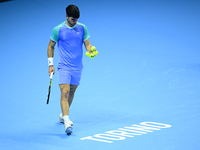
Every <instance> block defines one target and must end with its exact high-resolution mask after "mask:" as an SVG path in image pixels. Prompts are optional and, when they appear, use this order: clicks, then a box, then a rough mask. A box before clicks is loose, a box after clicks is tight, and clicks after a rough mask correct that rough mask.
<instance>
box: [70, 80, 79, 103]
mask: <svg viewBox="0 0 200 150" xmlns="http://www.w3.org/2000/svg"><path fill="white" fill-rule="evenodd" d="M77 87H78V85H73V84H70V91H69V97H68V103H69V107H70V106H71V104H72V101H73V99H74V93H75V92H76V89H77Z"/></svg>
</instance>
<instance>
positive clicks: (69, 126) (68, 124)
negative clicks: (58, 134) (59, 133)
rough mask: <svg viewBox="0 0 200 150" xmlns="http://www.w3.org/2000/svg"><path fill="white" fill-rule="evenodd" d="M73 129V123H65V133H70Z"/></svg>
mask: <svg viewBox="0 0 200 150" xmlns="http://www.w3.org/2000/svg"><path fill="white" fill-rule="evenodd" d="M72 131H73V127H72V126H71V124H70V123H69V122H66V123H65V133H66V134H67V135H70V134H71V133H72Z"/></svg>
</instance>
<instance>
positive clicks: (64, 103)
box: [60, 84, 73, 134]
mask: <svg viewBox="0 0 200 150" xmlns="http://www.w3.org/2000/svg"><path fill="white" fill-rule="evenodd" d="M60 90H61V100H60V104H61V109H62V114H63V119H64V124H65V132H66V133H67V134H71V133H72V130H73V128H72V125H71V123H70V120H69V104H68V97H69V91H70V85H69V84H60Z"/></svg>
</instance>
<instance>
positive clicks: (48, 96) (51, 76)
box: [47, 72, 53, 104]
mask: <svg viewBox="0 0 200 150" xmlns="http://www.w3.org/2000/svg"><path fill="white" fill-rule="evenodd" d="M52 78H53V72H51V75H50V83H49V91H48V95H47V104H49V98H50V93H51V81H52Z"/></svg>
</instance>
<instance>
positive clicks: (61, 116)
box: [59, 113, 73, 126]
mask: <svg viewBox="0 0 200 150" xmlns="http://www.w3.org/2000/svg"><path fill="white" fill-rule="evenodd" d="M59 121H60V123H64V119H63V115H62V113H61V114H60V116H59ZM69 123H70V125H71V126H73V122H72V121H71V120H69Z"/></svg>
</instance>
